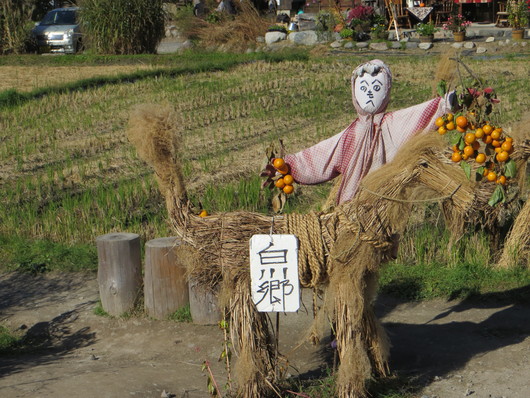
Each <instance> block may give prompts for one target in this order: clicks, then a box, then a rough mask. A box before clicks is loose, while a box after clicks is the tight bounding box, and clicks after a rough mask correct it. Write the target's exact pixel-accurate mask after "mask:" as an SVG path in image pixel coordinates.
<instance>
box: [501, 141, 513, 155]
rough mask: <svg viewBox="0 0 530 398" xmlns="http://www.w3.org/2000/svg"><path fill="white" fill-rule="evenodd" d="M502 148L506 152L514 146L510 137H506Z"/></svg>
mask: <svg viewBox="0 0 530 398" xmlns="http://www.w3.org/2000/svg"><path fill="white" fill-rule="evenodd" d="M501 148H502V150H503V151H506V152H510V151H511V150H512V148H513V146H512V142H511V141H508V139H506V140H505V141H504V142H503V143H502V145H501Z"/></svg>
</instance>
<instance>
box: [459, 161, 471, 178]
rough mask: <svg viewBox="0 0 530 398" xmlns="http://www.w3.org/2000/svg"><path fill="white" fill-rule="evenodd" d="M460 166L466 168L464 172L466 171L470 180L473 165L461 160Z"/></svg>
mask: <svg viewBox="0 0 530 398" xmlns="http://www.w3.org/2000/svg"><path fill="white" fill-rule="evenodd" d="M460 167H462V170H464V173H466V177H467V179H468V180H470V179H471V166H470V165H469V163H468V162H460Z"/></svg>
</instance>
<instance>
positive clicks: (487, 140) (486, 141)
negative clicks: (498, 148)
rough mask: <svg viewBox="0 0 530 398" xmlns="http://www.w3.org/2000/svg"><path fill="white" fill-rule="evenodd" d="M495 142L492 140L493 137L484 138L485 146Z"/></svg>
mask: <svg viewBox="0 0 530 398" xmlns="http://www.w3.org/2000/svg"><path fill="white" fill-rule="evenodd" d="M492 141H493V138H491V135H485V136H484V137H482V142H484V143H485V144H491V143H492Z"/></svg>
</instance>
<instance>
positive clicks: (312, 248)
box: [286, 213, 327, 288]
mask: <svg viewBox="0 0 530 398" xmlns="http://www.w3.org/2000/svg"><path fill="white" fill-rule="evenodd" d="M286 223H287V233H289V234H294V235H296V236H297V237H298V241H299V242H300V247H299V249H298V257H299V264H300V267H299V268H298V276H299V278H300V283H301V284H302V285H303V286H305V287H312V288H314V287H317V286H318V285H319V284H321V283H322V282H323V281H324V280H325V279H326V277H327V272H326V253H325V250H324V241H323V239H322V232H321V226H320V219H319V217H318V216H317V215H316V214H315V213H309V214H305V215H302V214H288V215H287V217H286Z"/></svg>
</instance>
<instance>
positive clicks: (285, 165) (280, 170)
mask: <svg viewBox="0 0 530 398" xmlns="http://www.w3.org/2000/svg"><path fill="white" fill-rule="evenodd" d="M276 170H278V172H280V174H287V173H288V172H289V167H288V166H287V163H284V165H283V166H282V167H280V168H277V169H276Z"/></svg>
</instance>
